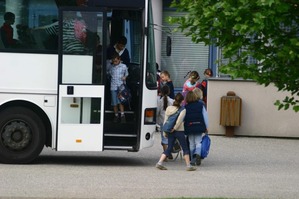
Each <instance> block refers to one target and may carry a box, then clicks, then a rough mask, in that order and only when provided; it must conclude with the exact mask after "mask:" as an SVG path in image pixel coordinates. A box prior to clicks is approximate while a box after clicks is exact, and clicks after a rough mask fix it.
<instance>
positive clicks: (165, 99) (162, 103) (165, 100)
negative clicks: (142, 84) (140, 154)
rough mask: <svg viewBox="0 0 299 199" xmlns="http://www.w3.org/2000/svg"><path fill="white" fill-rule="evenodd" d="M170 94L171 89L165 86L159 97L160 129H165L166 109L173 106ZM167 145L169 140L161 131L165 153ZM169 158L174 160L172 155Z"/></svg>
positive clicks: (158, 121) (158, 117)
mask: <svg viewBox="0 0 299 199" xmlns="http://www.w3.org/2000/svg"><path fill="white" fill-rule="evenodd" d="M169 93H170V90H169V87H168V86H167V85H165V86H163V87H162V88H161V96H158V101H157V124H158V125H159V126H160V129H162V128H163V123H164V118H165V110H166V108H167V107H168V106H171V105H172V104H173V99H171V98H170V97H169V96H168V95H169ZM167 144H168V139H167V138H166V137H165V136H164V135H163V131H162V130H161V145H162V147H163V151H165V150H166V149H167ZM168 158H169V159H173V158H172V155H170V156H169V157H168Z"/></svg>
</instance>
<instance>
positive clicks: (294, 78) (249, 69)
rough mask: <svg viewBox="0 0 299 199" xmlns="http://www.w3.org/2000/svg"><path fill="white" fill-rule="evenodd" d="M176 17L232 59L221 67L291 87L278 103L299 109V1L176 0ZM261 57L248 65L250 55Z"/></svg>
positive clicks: (189, 31)
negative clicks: (288, 95) (181, 13)
mask: <svg viewBox="0 0 299 199" xmlns="http://www.w3.org/2000/svg"><path fill="white" fill-rule="evenodd" d="M171 6H172V7H174V8H176V9H177V11H179V12H186V13H187V14H186V15H185V16H182V17H170V18H169V22H170V23H177V24H179V30H181V31H183V32H184V33H185V34H186V35H187V36H190V37H191V39H192V41H193V42H195V43H198V42H204V43H205V44H206V45H211V44H214V45H216V46H218V47H220V48H222V50H223V56H224V58H227V59H228V60H229V62H228V63H227V64H226V65H221V67H220V68H219V70H220V72H222V73H225V74H230V75H231V76H232V78H237V77H242V78H244V79H253V80H255V81H257V83H259V84H262V85H265V86H268V85H269V84H270V83H273V84H274V85H275V86H276V87H277V88H278V90H279V91H288V92H290V93H291V95H292V97H286V99H285V100H283V101H282V102H280V101H278V102H276V103H275V105H277V106H278V108H279V109H282V108H284V109H288V108H289V107H290V106H291V107H293V110H294V111H296V112H297V111H299V107H298V106H299V101H298V100H296V99H298V97H299V3H298V1H297V0H256V1H252V0H238V1H235V0H221V1H219V0H180V1H177V0H174V1H173V2H172V4H171ZM249 57H252V58H254V59H255V60H256V63H254V64H248V58H249Z"/></svg>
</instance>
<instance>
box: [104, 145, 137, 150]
mask: <svg viewBox="0 0 299 199" xmlns="http://www.w3.org/2000/svg"><path fill="white" fill-rule="evenodd" d="M104 149H105V150H128V151H129V150H133V147H132V146H104Z"/></svg>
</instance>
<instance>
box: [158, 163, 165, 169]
mask: <svg viewBox="0 0 299 199" xmlns="http://www.w3.org/2000/svg"><path fill="white" fill-rule="evenodd" d="M156 168H157V169H160V170H167V168H166V167H164V166H163V165H162V164H158V163H157V164H156Z"/></svg>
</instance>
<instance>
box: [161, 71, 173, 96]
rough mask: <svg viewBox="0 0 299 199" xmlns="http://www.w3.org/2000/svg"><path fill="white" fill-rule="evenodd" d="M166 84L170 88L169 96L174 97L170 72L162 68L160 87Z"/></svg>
mask: <svg viewBox="0 0 299 199" xmlns="http://www.w3.org/2000/svg"><path fill="white" fill-rule="evenodd" d="M164 85H167V86H168V87H169V89H170V93H169V97H170V98H171V99H174V87H173V83H172V80H171V79H170V74H169V72H168V71H166V70H164V71H162V72H161V73H160V88H162V87H163V86H164Z"/></svg>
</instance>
